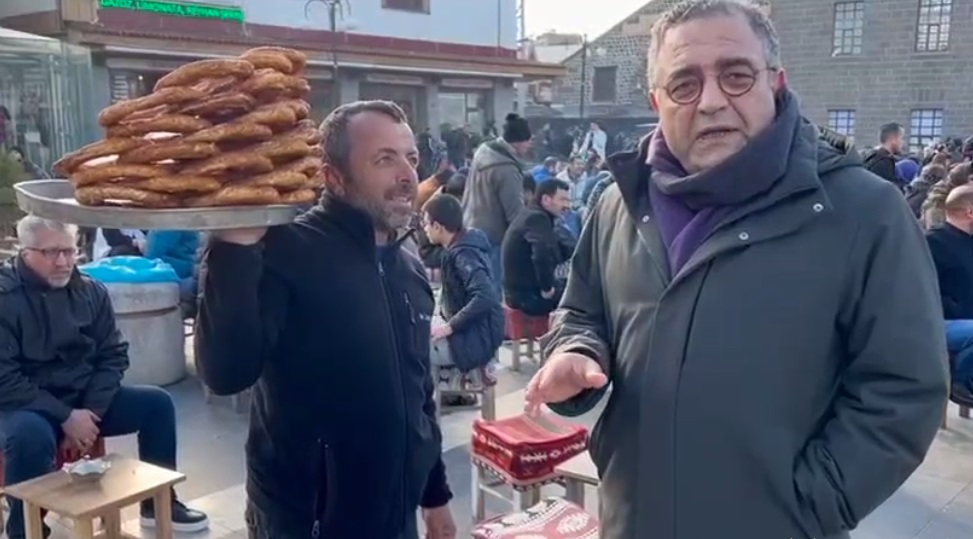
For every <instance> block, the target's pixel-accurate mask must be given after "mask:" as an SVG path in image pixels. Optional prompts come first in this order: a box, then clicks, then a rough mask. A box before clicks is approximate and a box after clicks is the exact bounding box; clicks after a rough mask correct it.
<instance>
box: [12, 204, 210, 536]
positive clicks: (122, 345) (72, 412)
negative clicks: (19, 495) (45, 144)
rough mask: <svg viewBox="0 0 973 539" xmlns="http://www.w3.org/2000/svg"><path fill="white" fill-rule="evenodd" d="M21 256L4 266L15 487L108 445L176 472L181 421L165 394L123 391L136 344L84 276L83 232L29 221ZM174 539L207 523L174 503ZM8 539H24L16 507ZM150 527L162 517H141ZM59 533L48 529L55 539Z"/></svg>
mask: <svg viewBox="0 0 973 539" xmlns="http://www.w3.org/2000/svg"><path fill="white" fill-rule="evenodd" d="M17 238H18V240H19V241H20V244H21V250H20V253H19V254H18V255H17V256H15V257H13V258H11V259H9V260H7V261H6V262H5V263H3V265H0V444H2V445H0V452H2V453H3V461H4V462H3V464H4V469H3V475H4V481H5V483H6V484H13V483H19V482H21V481H26V480H28V479H33V478H35V477H39V476H41V475H44V474H46V473H49V472H51V471H53V466H54V460H55V455H56V453H57V451H58V446H59V445H60V446H62V447H67V448H71V449H75V450H78V451H81V452H87V451H89V450H90V449H91V448H92V446H93V444H94V443H95V441H96V440H97V439H98V438H99V437H109V436H122V435H127V434H134V433H138V442H139V458H141V459H142V460H143V461H146V462H149V463H152V464H156V465H158V466H162V467H165V468H169V469H175V466H176V412H175V408H174V407H173V403H172V399H171V397H170V396H169V394H168V393H167V392H165V391H164V390H162V389H160V388H157V387H139V386H125V387H123V386H122V385H121V381H122V377H123V376H124V373H125V370H126V369H127V368H128V364H129V361H128V343H127V342H125V341H124V340H122V337H121V335H120V334H119V332H118V330H117V329H116V327H115V313H114V311H113V310H112V306H111V301H110V299H109V297H108V291H107V290H106V289H105V287H104V286H103V285H101V284H100V283H98V282H96V281H93V280H91V279H89V278H87V277H85V276H82V275H81V274H80V273H78V271H77V270H76V269H75V262H76V259H77V254H78V250H77V248H76V245H77V227H75V226H73V225H65V224H62V223H57V222H53V221H49V220H47V219H42V218H39V217H35V216H27V217H24V218H23V219H22V220H21V221H20V222H18V223H17ZM173 500H174V501H173V503H172V519H173V529H174V530H177V531H184V532H194V531H201V530H204V529H206V528H207V527H208V525H209V522H208V520H207V517H206V515H205V514H203V513H201V512H199V511H194V510H192V509H189V508H188V507H186V506H185V505H183V504H182V503H181V502H179V501H178V500H176V499H175V498H173ZM9 501H10V503H11V511H10V520H9V521H8V523H7V537H9V538H10V539H22V538H23V537H24V518H23V512H22V511H21V507H20V505H21V503H20V502H19V501H17V500H14V499H10V500H9ZM141 517H142V518H141V522H142V525H143V526H147V527H152V526H154V525H155V507H154V505H153V503H152V502H151V501H150V502H148V503H143V504H142V507H141ZM48 532H49V530H48V529H47V527H46V526H45V536H46V535H47V533H48Z"/></svg>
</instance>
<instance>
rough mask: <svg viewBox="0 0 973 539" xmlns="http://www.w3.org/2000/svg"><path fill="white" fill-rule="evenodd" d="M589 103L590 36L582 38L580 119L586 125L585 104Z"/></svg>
mask: <svg viewBox="0 0 973 539" xmlns="http://www.w3.org/2000/svg"><path fill="white" fill-rule="evenodd" d="M586 101H588V34H585V35H583V36H581V96H580V102H579V103H578V119H579V120H581V122H582V123H584V112H585V111H584V108H585V102H586Z"/></svg>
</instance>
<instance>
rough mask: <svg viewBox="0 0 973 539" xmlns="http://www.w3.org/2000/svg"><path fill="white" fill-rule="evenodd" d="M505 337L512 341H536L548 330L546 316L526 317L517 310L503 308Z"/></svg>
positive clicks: (547, 318) (548, 319)
mask: <svg viewBox="0 0 973 539" xmlns="http://www.w3.org/2000/svg"><path fill="white" fill-rule="evenodd" d="M503 311H504V315H505V316H504V318H505V319H506V325H507V327H506V333H507V337H508V338H510V339H513V340H520V339H536V338H538V337H540V336H541V335H544V334H545V333H547V332H548V331H549V330H550V327H551V326H550V318H549V317H548V316H528V315H526V314H524V313H523V312H521V311H518V310H517V309H511V308H510V307H507V306H506V305H504V306H503Z"/></svg>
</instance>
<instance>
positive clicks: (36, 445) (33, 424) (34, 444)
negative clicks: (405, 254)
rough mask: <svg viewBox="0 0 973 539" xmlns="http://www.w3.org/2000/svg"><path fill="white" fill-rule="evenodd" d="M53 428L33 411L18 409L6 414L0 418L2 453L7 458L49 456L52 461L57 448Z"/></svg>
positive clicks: (55, 434)
mask: <svg viewBox="0 0 973 539" xmlns="http://www.w3.org/2000/svg"><path fill="white" fill-rule="evenodd" d="M54 429H55V427H54V425H52V424H51V422H50V421H48V420H47V419H45V418H44V416H42V415H40V414H37V413H34V412H27V411H19V412H13V413H11V414H9V415H7V416H6V417H4V418H3V419H2V420H0V431H2V432H0V434H2V437H3V438H4V445H3V452H4V455H6V456H7V458H15V457H16V456H27V457H31V458H37V457H44V458H47V457H50V458H51V460H52V462H53V459H54V454H55V452H56V450H57V433H56V431H55V430H54Z"/></svg>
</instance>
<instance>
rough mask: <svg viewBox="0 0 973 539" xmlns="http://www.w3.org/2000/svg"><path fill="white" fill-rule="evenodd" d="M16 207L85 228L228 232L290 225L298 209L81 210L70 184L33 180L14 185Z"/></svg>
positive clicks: (59, 181) (87, 208) (246, 207)
mask: <svg viewBox="0 0 973 539" xmlns="http://www.w3.org/2000/svg"><path fill="white" fill-rule="evenodd" d="M14 191H15V192H16V195H17V205H18V206H20V209H22V210H24V211H25V212H27V213H31V214H34V215H36V216H38V217H44V218H46V219H52V220H55V221H60V222H62V223H71V224H75V225H78V226H86V227H103V228H139V229H142V230H229V229H234V228H256V227H265V226H275V225H283V224H287V223H290V222H291V221H293V220H294V217H295V216H296V215H297V212H298V208H297V207H296V206H285V205H273V206H227V207H216V208H174V209H157V210H153V209H143V208H120V207H112V206H82V205H81V204H78V202H77V201H76V200H75V199H74V186H73V185H71V182H69V181H67V180H34V181H29V182H21V183H18V184H15V185H14Z"/></svg>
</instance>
